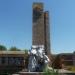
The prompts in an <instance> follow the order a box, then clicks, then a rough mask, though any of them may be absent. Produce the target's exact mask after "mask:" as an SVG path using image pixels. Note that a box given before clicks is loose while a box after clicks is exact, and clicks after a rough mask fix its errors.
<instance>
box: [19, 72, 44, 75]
mask: <svg viewBox="0 0 75 75" xmlns="http://www.w3.org/2000/svg"><path fill="white" fill-rule="evenodd" d="M19 74H20V75H43V72H20V73H19Z"/></svg>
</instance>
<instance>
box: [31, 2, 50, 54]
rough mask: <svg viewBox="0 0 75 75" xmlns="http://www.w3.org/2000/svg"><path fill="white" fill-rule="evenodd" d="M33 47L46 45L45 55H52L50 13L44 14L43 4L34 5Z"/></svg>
mask: <svg viewBox="0 0 75 75" xmlns="http://www.w3.org/2000/svg"><path fill="white" fill-rule="evenodd" d="M32 23H33V27H32V30H33V34H32V45H44V47H45V53H46V54H47V55H49V54H50V27H49V12H48V11H45V12H44V7H43V3H33V22H32Z"/></svg>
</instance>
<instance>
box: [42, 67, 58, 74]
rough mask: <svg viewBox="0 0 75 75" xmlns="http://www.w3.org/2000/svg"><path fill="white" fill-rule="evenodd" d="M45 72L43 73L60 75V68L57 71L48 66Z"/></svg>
mask: <svg viewBox="0 0 75 75" xmlns="http://www.w3.org/2000/svg"><path fill="white" fill-rule="evenodd" d="M43 72H44V74H43V75H58V70H56V71H55V70H54V69H52V70H49V69H47V68H46V69H45V70H44V71H43Z"/></svg>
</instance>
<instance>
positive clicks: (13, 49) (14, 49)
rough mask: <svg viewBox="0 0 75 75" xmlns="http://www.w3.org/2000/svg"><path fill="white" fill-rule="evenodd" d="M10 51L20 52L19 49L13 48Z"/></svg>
mask: <svg viewBox="0 0 75 75" xmlns="http://www.w3.org/2000/svg"><path fill="white" fill-rule="evenodd" d="M9 50H10V51H20V49H18V48H17V47H11V48H10V49H9Z"/></svg>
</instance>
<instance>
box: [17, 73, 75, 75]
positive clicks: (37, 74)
mask: <svg viewBox="0 0 75 75" xmlns="http://www.w3.org/2000/svg"><path fill="white" fill-rule="evenodd" d="M43 74H44V73H43V72H20V73H19V74H18V75H43ZM58 75H75V73H59V74H58Z"/></svg>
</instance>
